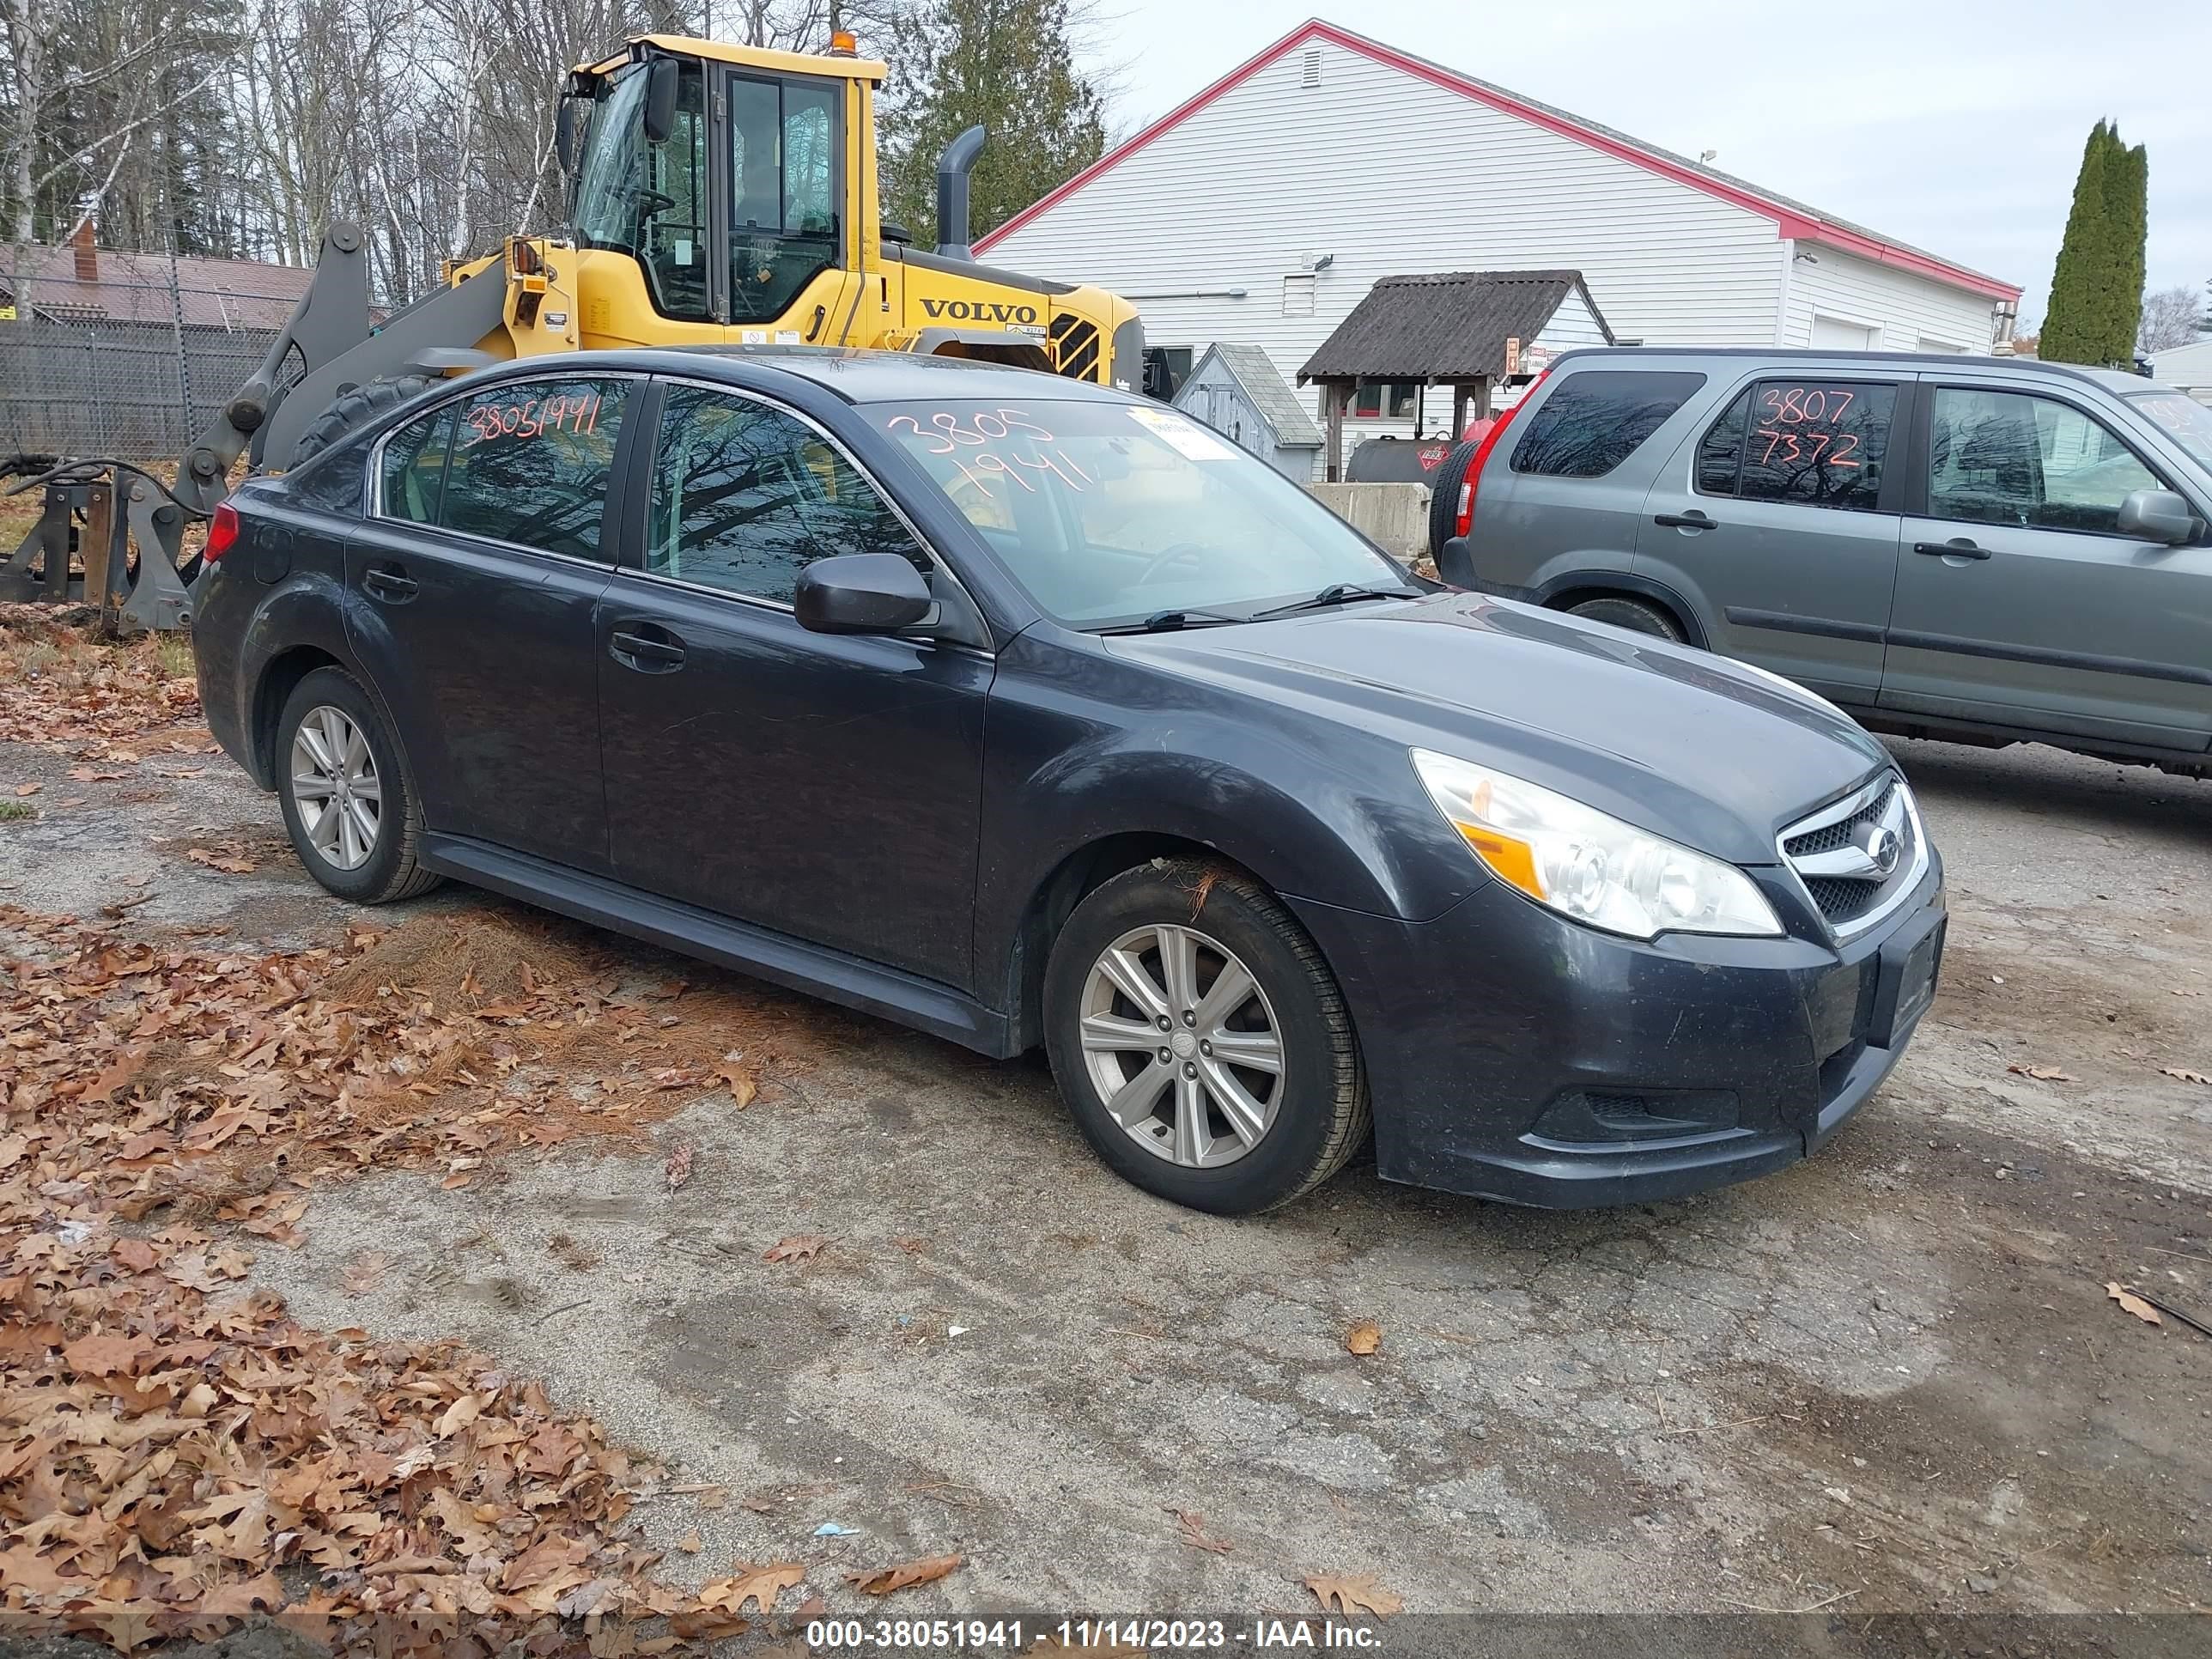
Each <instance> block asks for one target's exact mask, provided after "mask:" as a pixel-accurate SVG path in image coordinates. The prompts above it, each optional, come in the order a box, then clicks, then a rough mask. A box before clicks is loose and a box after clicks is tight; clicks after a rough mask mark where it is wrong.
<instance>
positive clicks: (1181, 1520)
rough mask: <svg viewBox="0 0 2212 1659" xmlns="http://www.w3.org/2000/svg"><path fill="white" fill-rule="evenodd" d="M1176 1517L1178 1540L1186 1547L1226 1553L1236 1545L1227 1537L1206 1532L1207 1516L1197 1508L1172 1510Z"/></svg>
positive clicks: (1170, 1511) (1213, 1552)
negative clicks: (1210, 1534) (1209, 1534)
mask: <svg viewBox="0 0 2212 1659" xmlns="http://www.w3.org/2000/svg"><path fill="white" fill-rule="evenodd" d="M1168 1513H1169V1514H1170V1515H1172V1516H1175V1518H1176V1543H1178V1544H1181V1545H1182V1546H1183V1547H1185V1548H1186V1549H1194V1550H1204V1551H1206V1553H1208V1554H1211V1555H1226V1554H1228V1553H1229V1552H1230V1551H1231V1549H1233V1548H1234V1547H1235V1546H1234V1545H1232V1544H1231V1543H1230V1541H1228V1540H1227V1539H1225V1538H1212V1537H1209V1536H1207V1534H1206V1517H1205V1516H1202V1515H1200V1514H1199V1513H1198V1511H1197V1510H1169V1511H1168Z"/></svg>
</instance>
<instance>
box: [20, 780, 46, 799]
mask: <svg viewBox="0 0 2212 1659" xmlns="http://www.w3.org/2000/svg"><path fill="white" fill-rule="evenodd" d="M45 787H46V785H45V784H43V783H19V784H17V785H16V786H15V793H17V794H18V795H23V796H29V795H35V794H37V793H39V791H40V790H41V789H43V788H45Z"/></svg>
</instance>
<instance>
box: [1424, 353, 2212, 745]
mask: <svg viewBox="0 0 2212 1659" xmlns="http://www.w3.org/2000/svg"><path fill="white" fill-rule="evenodd" d="M1430 540H1431V550H1432V551H1433V552H1434V553H1435V554H1436V556H1437V568H1438V571H1439V573H1440V574H1442V575H1443V579H1444V580H1446V581H1449V582H1452V583H1455V584H1457V585H1459V586H1464V587H1471V588H1477V589H1480V590H1482V591H1485V592H1492V593H1497V594H1501V595H1504V596H1506V597H1508V598H1511V599H1523V600H1528V601H1531V602H1533V603H1535V604H1538V605H1548V606H1551V607H1553V608H1555V609H1558V610H1563V611H1574V612H1575V613H1577V615H1580V616H1585V617H1595V618H1598V619H1600V620H1602V621H1606V622H1610V623H1617V624H1619V625H1620V626H1622V627H1625V628H1632V629H1642V630H1644V631H1645V632H1647V633H1653V634H1661V635H1666V636H1667V637H1668V638H1669V639H1675V640H1686V641H1689V642H1690V643H1692V644H1693V645H1698V646H1702V647H1705V648H1706V649H1709V650H1712V651H1717V652H1720V653H1723V654H1724V655H1727V656H1730V657H1735V658H1738V659H1741V660H1743V661H1746V662H1751V663H1756V664H1757V665H1759V666H1760V667H1763V668H1767V669H1771V670H1772V671H1775V672H1776V673H1779V674H1784V675H1787V676H1788V677H1789V678H1791V679H1793V680H1796V681H1797V682H1799V683H1800V684H1803V685H1805V686H1806V687H1808V689H1810V690H1814V691H1817V692H1819V693H1820V695H1821V696H1825V697H1826V698H1828V699H1829V700H1830V701H1832V702H1837V703H1839V704H1841V705H1843V706H1844V708H1847V709H1849V710H1850V713H1851V714H1853V715H1855V716H1856V717H1857V719H1858V720H1860V721H1861V722H1863V724H1864V725H1866V726H1869V727H1872V728H1874V729H1875V730H1877V731H1886V732H1897V733H1901V734H1903V735H1905V736H1908V737H1929V738H1948V739H1951V740H1954V741H1964V742H1969V743H1981V744H2005V743H2015V742H2024V741H2037V742H2043V743H2051V744H2058V745H2060V746H2061V747H2063V748H2068V749H2075V750H2081V751H2082V752H2084V753H2087V754H2093V755H2098V756H2101V757H2106V758H2110V759H2113V760H2119V761H2128V762H2140V763H2149V764H2154V765H2158V766H2161V767H2164V768H2166V769H2168V770H2170V771H2179V772H2186V773H2190V774H2192V775H2208V774H2212V753H2208V749H2212V408H2207V407H2205V406H2204V405H2203V404H2197V403H2195V402H2192V401H2191V399H2190V398H2187V397H2185V396H2184V395H2183V394H2182V393H2181V392H2176V391H2173V390H2172V389H2171V388H2168V387H2166V386H2158V385H2155V384H2154V383H2153V382H2151V381H2148V380H2142V379H2140V378H2138V377H2136V376H2135V375H2131V374H2116V373H2108V372H2106V371H2103V370H2098V369H2087V368H2069V367H2066V366H2064V365H2061V364H2057V363H2042V362H2033V361H2030V360H2027V359H2021V358H1999V357H1961V356H1913V355H1906V354H1903V353H1890V352H1857V351H1844V352H1817V351H1761V350H1711V349H1705V350H1692V349H1682V350H1666V349H1650V348H1645V349H1607V350H1593V351H1583V352H1572V353H1570V354H1568V355H1567V356H1563V357H1561V358H1559V360H1558V361H1557V362H1555V363H1554V364H1553V367H1552V368H1551V370H1550V372H1549V373H1548V374H1545V375H1544V376H1543V377H1542V378H1541V380H1538V381H1537V382H1536V383H1535V384H1534V385H1533V386H1531V387H1530V388H1529V390H1528V393H1527V394H1526V395H1525V396H1524V397H1523V398H1522V400H1521V402H1520V403H1519V404H1517V405H1516V407H1515V408H1514V410H1512V411H1511V412H1510V415H1509V416H1507V417H1506V418H1505V419H1504V421H1502V422H1500V423H1499V424H1498V425H1497V426H1496V427H1494V428H1492V429H1491V431H1490V432H1489V433H1488V434H1487V435H1486V436H1485V437H1484V438H1483V439H1482V440H1481V441H1480V442H1476V443H1468V444H1462V445H1461V446H1460V447H1458V448H1457V449H1455V451H1454V452H1453V453H1452V454H1451V456H1450V457H1449V459H1447V460H1446V461H1445V462H1444V464H1443V465H1442V466H1441V467H1439V468H1438V469H1437V475H1436V499H1435V502H1434V508H1433V512H1432V515H1431V523H1430Z"/></svg>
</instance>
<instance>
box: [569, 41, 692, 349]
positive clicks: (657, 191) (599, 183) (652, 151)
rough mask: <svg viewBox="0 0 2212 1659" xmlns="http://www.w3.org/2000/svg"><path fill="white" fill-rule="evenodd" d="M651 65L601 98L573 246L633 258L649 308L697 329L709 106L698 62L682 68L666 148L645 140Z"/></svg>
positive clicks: (619, 80) (588, 142)
mask: <svg viewBox="0 0 2212 1659" xmlns="http://www.w3.org/2000/svg"><path fill="white" fill-rule="evenodd" d="M648 79H649V75H648V66H647V64H631V65H629V67H628V68H627V69H624V70H622V71H621V72H620V73H619V74H617V76H615V77H614V79H613V80H612V82H611V83H610V84H609V87H608V88H607V90H606V91H605V93H604V94H602V95H601V97H600V99H599V105H598V107H597V108H596V109H595V110H594V111H593V112H592V125H591V130H590V131H589V132H588V133H587V134H586V138H585V143H584V158H583V161H582V164H581V166H580V168H579V170H578V175H577V185H576V210H575V222H576V238H577V240H578V241H579V242H580V244H581V245H582V246H586V247H599V248H611V249H613V250H615V251H617V252H623V253H628V254H629V255H631V256H632V257H634V258H635V259H636V260H637V262H638V265H639V267H640V269H641V270H642V271H643V272H644V274H645V284H646V289H647V293H649V294H650V295H652V297H653V308H654V309H655V310H656V311H658V312H659V313H660V314H661V315H662V316H664V317H677V318H682V319H686V320H696V321H703V320H705V319H707V318H708V314H709V313H708V297H707V252H708V247H707V205H708V188H707V156H708V152H707V115H706V110H707V98H706V88H705V82H704V80H703V78H702V75H701V71H700V67H699V65H698V64H696V63H686V64H681V65H680V66H679V68H678V73H677V79H676V119H675V123H674V125H673V127H672V128H671V131H670V133H669V136H668V138H667V140H666V142H665V143H658V144H648V143H646V141H645V100H646V84H647V80H648Z"/></svg>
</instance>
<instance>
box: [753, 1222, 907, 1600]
mask: <svg viewBox="0 0 2212 1659" xmlns="http://www.w3.org/2000/svg"><path fill="white" fill-rule="evenodd" d="M834 1242H835V1241H834V1240H832V1239H830V1238H829V1237H826V1236H824V1235H823V1234H821V1233H788V1234H786V1235H785V1236H784V1237H781V1238H779V1239H778V1240H776V1242H775V1243H773V1244H771V1245H769V1247H768V1249H767V1250H766V1251H764V1252H763V1254H762V1256H761V1260H762V1261H813V1260H814V1258H815V1257H816V1256H817V1255H821V1254H822V1252H823V1249H826V1248H827V1247H828V1246H829V1244H831V1243H834ZM948 1571H949V1569H948Z"/></svg>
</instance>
